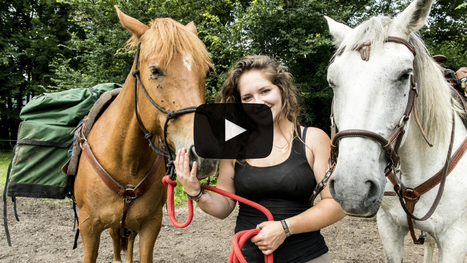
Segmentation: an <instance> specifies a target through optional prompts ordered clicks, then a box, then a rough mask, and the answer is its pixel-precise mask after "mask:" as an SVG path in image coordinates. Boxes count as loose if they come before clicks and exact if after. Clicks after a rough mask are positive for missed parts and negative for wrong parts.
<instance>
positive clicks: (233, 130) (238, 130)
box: [225, 120, 246, 141]
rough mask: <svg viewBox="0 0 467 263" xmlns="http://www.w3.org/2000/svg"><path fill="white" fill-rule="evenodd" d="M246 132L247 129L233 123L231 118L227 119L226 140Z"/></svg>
mask: <svg viewBox="0 0 467 263" xmlns="http://www.w3.org/2000/svg"><path fill="white" fill-rule="evenodd" d="M244 132H246V129H243V128H242V127H240V126H238V125H237V124H235V123H232V122H231V121H229V120H225V141H228V140H230V139H232V138H233V137H235V136H238V135H239V134H242V133H244Z"/></svg>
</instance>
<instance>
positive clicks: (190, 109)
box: [131, 42, 197, 180]
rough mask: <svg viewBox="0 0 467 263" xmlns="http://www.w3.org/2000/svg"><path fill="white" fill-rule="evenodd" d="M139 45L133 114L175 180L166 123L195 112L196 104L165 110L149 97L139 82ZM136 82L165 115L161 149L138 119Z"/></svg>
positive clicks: (135, 72) (148, 96)
mask: <svg viewBox="0 0 467 263" xmlns="http://www.w3.org/2000/svg"><path fill="white" fill-rule="evenodd" d="M140 46H141V42H140V43H139V44H138V47H137V49H136V55H135V70H134V71H133V72H132V73H131V74H132V75H133V77H135V115H136V120H137V122H138V125H139V127H140V128H141V131H142V132H143V133H144V138H145V139H146V140H148V142H149V146H150V147H151V149H152V150H153V151H154V152H155V153H157V154H158V155H162V156H164V157H166V169H167V174H169V175H170V179H172V180H175V173H174V172H175V169H174V164H173V161H174V160H175V158H174V156H173V154H172V152H171V151H170V147H169V144H168V142H167V125H168V123H169V121H170V120H172V119H175V118H176V117H177V116H180V115H183V114H186V113H192V112H196V108H197V107H196V106H189V107H185V108H182V109H179V110H176V111H174V110H170V111H167V110H166V109H164V108H162V107H161V106H159V105H158V104H157V103H156V102H155V101H154V100H153V99H152V98H151V96H150V95H149V93H148V92H147V90H146V88H145V87H144V85H143V83H142V82H141V79H140V75H139V69H138V61H139V52H140ZM138 84H139V86H140V87H141V89H142V90H143V92H144V94H145V95H146V97H147V98H148V100H149V101H150V102H151V103H152V105H154V107H156V108H157V109H158V110H159V111H161V112H162V113H165V114H166V115H167V117H166V120H165V124H164V131H163V143H164V146H165V147H164V148H165V149H162V148H161V147H158V146H156V145H155V144H154V143H153V142H152V140H151V139H152V136H153V135H152V133H150V132H149V131H148V130H147V129H146V128H145V127H144V125H143V123H142V122H141V119H140V117H139V114H138Z"/></svg>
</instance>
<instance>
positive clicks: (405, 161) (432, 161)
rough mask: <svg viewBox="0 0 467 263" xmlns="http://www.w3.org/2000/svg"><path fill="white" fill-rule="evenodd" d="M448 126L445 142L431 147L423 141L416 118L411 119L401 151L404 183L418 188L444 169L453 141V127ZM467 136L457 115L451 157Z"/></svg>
mask: <svg viewBox="0 0 467 263" xmlns="http://www.w3.org/2000/svg"><path fill="white" fill-rule="evenodd" d="M448 126H449V127H447V129H449V136H446V139H445V140H444V141H440V142H438V143H435V144H434V145H433V147H429V146H428V145H427V143H426V142H425V140H424V139H423V137H422V135H421V132H420V130H419V128H418V127H417V124H416V123H415V120H414V118H411V119H410V124H409V127H410V129H409V130H408V131H407V138H406V139H405V142H404V144H403V145H402V146H401V148H400V150H399V156H400V159H401V170H402V176H401V180H402V183H404V184H406V185H407V186H409V187H416V186H418V185H420V184H421V183H423V182H424V181H426V180H427V179H429V178H430V177H432V176H433V175H434V174H436V173H437V172H438V171H439V170H441V169H442V168H443V166H444V164H445V162H446V157H447V153H448V148H449V143H450V140H451V138H450V134H451V125H448ZM466 136H467V132H466V128H465V127H464V125H463V124H462V120H461V118H460V117H459V116H458V115H457V114H456V115H455V136H454V143H453V148H452V153H451V156H452V154H453V153H454V152H455V151H456V149H457V148H458V147H459V145H460V144H461V143H462V141H463V140H464V139H465V137H466Z"/></svg>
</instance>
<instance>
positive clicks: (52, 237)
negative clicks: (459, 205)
mask: <svg viewBox="0 0 467 263" xmlns="http://www.w3.org/2000/svg"><path fill="white" fill-rule="evenodd" d="M17 204H18V207H17V210H18V215H19V219H20V221H19V222H17V221H16V220H15V219H14V214H13V206H12V203H11V201H10V200H9V201H8V203H7V208H8V226H9V230H10V234H11V240H12V247H9V246H8V244H7V241H6V236H5V231H4V228H3V226H4V225H3V220H0V221H1V223H0V225H1V229H0V262H5V263H7V262H8V263H10V262H11V263H19V262H27V263H35V262H41V263H46V262H54V263H55V262H67V263H68V262H73V263H74V262H82V259H83V254H84V252H83V246H82V244H81V240H80V241H79V243H78V248H77V249H75V250H73V249H72V247H73V238H74V235H75V231H74V230H73V219H74V216H73V210H72V202H71V201H57V200H45V199H44V200H42V199H32V198H20V199H18V201H17ZM0 208H1V209H3V202H2V204H1V205H0ZM164 210H165V209H164ZM236 213H237V212H236V211H235V212H234V213H232V215H230V216H229V217H228V218H227V219H225V220H219V219H216V218H214V217H211V216H209V215H207V214H205V213H204V212H202V211H201V210H200V209H199V208H196V210H195V215H194V219H193V222H192V223H191V224H190V225H189V226H188V227H186V228H184V229H178V228H176V227H174V226H173V225H172V223H171V222H170V220H169V218H168V216H167V213H166V212H165V211H164V219H163V225H162V229H161V232H160V234H159V237H158V239H157V242H156V245H155V248H154V262H163V263H169V262H170V263H174V262H183V263H185V262H209V263H213V262H226V261H227V259H228V257H229V254H230V250H231V239H232V236H233V229H234V225H235V216H236ZM176 215H177V218H178V219H179V221H180V222H184V221H185V218H186V215H187V208H186V205H185V206H181V207H179V208H177V209H176ZM417 232H418V231H417ZM322 233H323V235H324V237H325V239H326V242H327V245H328V247H329V249H330V254H331V258H332V262H336V263H342V262H352V263H357V262H384V252H383V248H382V245H381V241H380V239H379V235H378V232H377V229H376V220H375V219H374V218H370V219H363V218H352V217H346V218H344V219H343V220H341V221H339V222H338V223H336V224H334V225H332V226H330V227H327V228H325V229H323V230H322ZM411 242H412V241H411V239H410V238H409V236H407V237H406V240H405V243H406V245H405V249H404V255H405V257H404V262H423V246H416V245H413V244H412V243H411ZM435 256H437V251H436V252H435ZM134 259H135V262H139V254H138V249H137V247H136V249H135V255H134ZM98 262H105V263H110V262H112V243H111V239H110V236H109V235H108V233H107V232H103V234H102V236H101V244H100V248H99V257H98ZM434 262H437V260H435V261H434ZM464 262H467V260H464Z"/></svg>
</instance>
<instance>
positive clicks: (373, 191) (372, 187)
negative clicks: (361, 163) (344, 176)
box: [364, 180, 379, 206]
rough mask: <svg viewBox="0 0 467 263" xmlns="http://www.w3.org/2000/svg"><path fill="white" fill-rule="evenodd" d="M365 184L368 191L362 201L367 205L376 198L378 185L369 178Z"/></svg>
mask: <svg viewBox="0 0 467 263" xmlns="http://www.w3.org/2000/svg"><path fill="white" fill-rule="evenodd" d="M365 185H366V186H367V187H368V193H367V198H366V199H365V201H364V202H365V205H366V206H369V205H371V204H372V203H374V202H375V201H376V200H377V199H378V193H379V187H378V185H377V184H375V182H373V181H371V180H368V181H366V182H365Z"/></svg>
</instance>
